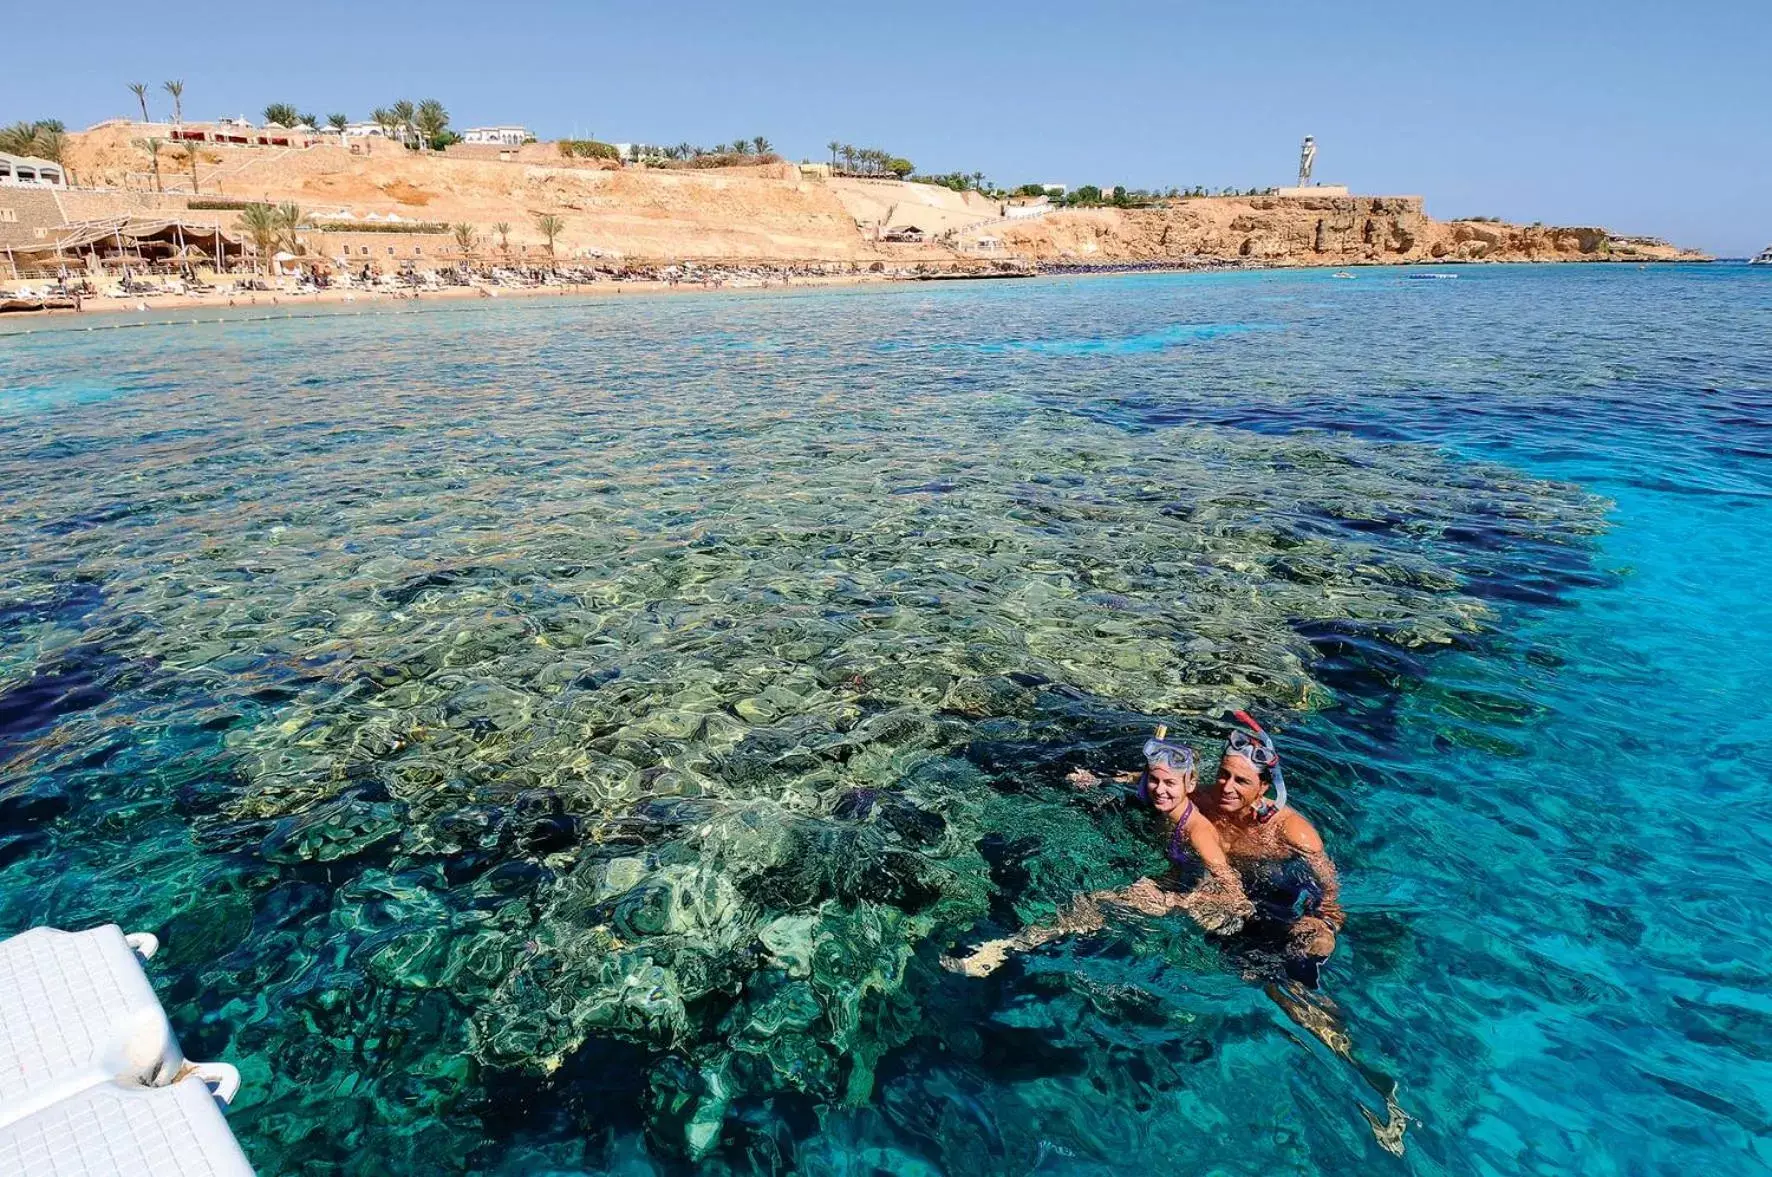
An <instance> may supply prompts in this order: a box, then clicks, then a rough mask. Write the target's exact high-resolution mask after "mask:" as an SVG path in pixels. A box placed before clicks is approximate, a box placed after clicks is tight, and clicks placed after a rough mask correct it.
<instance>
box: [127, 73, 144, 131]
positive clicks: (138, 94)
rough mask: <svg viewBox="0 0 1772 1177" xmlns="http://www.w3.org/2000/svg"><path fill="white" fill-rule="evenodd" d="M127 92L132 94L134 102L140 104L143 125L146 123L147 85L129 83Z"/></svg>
mask: <svg viewBox="0 0 1772 1177" xmlns="http://www.w3.org/2000/svg"><path fill="white" fill-rule="evenodd" d="M129 92H130V93H131V94H134V95H135V100H136V101H137V102H139V103H141V104H142V122H144V123H145V122H147V121H148V84H147V83H146V82H131V83H129Z"/></svg>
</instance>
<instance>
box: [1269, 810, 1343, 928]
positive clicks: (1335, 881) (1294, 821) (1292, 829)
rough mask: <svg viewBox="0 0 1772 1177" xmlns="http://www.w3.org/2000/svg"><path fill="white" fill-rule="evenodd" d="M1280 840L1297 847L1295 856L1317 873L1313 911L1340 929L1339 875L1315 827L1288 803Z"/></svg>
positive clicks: (1332, 926) (1341, 917) (1281, 826)
mask: <svg viewBox="0 0 1772 1177" xmlns="http://www.w3.org/2000/svg"><path fill="white" fill-rule="evenodd" d="M1280 840H1281V841H1283V842H1285V843H1286V845H1288V846H1290V847H1292V849H1294V850H1296V851H1298V856H1299V857H1300V858H1302V859H1304V861H1305V865H1306V866H1308V867H1310V868H1311V873H1312V874H1314V875H1316V876H1317V885H1318V886H1319V887H1321V888H1322V891H1323V898H1322V901H1321V902H1320V903H1318V905H1317V915H1318V916H1320V917H1321V918H1322V920H1323V922H1324V923H1326V924H1328V925H1329V926H1330V927H1331V928H1332V929H1334V930H1335V931H1337V932H1339V931H1341V926H1342V925H1343V924H1345V923H1346V922H1347V913H1346V912H1345V911H1343V910H1342V909H1341V879H1340V877H1339V876H1338V875H1337V874H1336V873H1335V864H1334V863H1333V862H1331V861H1330V860H1329V852H1328V851H1327V850H1325V849H1323V838H1322V836H1321V835H1320V834H1318V833H1317V827H1316V826H1313V825H1312V824H1311V823H1310V819H1309V818H1307V817H1305V816H1304V814H1302V813H1300V812H1298V811H1297V810H1296V809H1292V808H1290V807H1288V808H1287V809H1286V810H1285V811H1284V813H1283V815H1282V816H1281V819H1280Z"/></svg>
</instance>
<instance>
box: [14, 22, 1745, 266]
mask: <svg viewBox="0 0 1772 1177" xmlns="http://www.w3.org/2000/svg"><path fill="white" fill-rule="evenodd" d="M173 8H174V10H176V12H177V14H178V15H177V18H176V21H175V24H176V31H175V32H171V33H169V34H167V35H163V36H162V35H156V36H154V37H153V39H152V40H151V41H150V42H148V43H147V44H145V45H140V44H138V45H132V44H131V42H130V41H129V39H128V38H127V37H126V36H124V35H123V32H122V30H124V29H126V28H129V27H131V26H138V25H139V24H140V22H141V21H142V19H143V18H144V16H148V17H149V18H150V20H151V19H152V17H151V15H150V14H152V13H155V12H159V11H164V10H156V9H152V8H149V9H144V8H143V7H142V6H141V5H140V4H131V5H123V4H118V3H112V2H111V0H97V2H87V3H82V4H80V5H79V6H78V9H77V15H78V23H79V25H80V27H81V28H82V29H83V30H86V32H85V33H84V34H83V35H82V36H81V37H80V38H79V45H78V48H77V49H71V50H70V51H69V52H66V53H61V52H57V53H40V52H30V53H21V54H14V55H11V57H10V58H9V60H8V62H7V68H6V70H5V71H3V72H0V121H6V122H10V121H13V120H15V119H20V118H36V117H53V118H60V119H62V120H63V121H64V122H66V123H68V124H69V125H70V126H71V127H79V126H85V125H87V124H90V123H92V122H96V121H98V120H99V119H102V118H106V117H109V116H112V115H119V114H125V113H128V112H129V111H131V110H133V109H134V101H135V100H134V98H133V97H132V96H131V95H130V93H129V91H128V90H127V88H126V86H127V83H129V82H131V81H145V82H149V83H151V84H152V85H153V86H154V87H155V92H154V97H153V99H152V102H153V104H154V109H162V108H165V107H166V105H167V100H166V96H165V95H164V94H163V93H160V92H159V91H158V84H159V82H160V81H162V80H163V79H164V78H167V77H180V78H183V79H184V81H185V85H186V97H185V107H186V111H187V114H188V115H189V116H190V117H193V118H210V117H215V116H217V115H222V114H240V113H247V114H249V115H252V116H254V117H256V115H257V112H258V111H259V110H261V109H262V108H263V107H264V105H265V104H266V103H267V102H272V101H288V102H292V103H294V104H295V105H297V106H298V107H300V108H301V109H303V110H312V111H315V112H318V113H320V114H326V113H330V112H332V111H342V112H345V113H347V114H350V115H351V116H352V117H353V118H361V117H364V116H365V115H366V114H367V112H368V111H369V110H370V108H372V107H374V106H378V105H384V104H386V103H388V102H391V101H393V100H394V99H397V98H400V97H407V98H412V99H414V100H417V99H421V98H427V97H436V98H439V99H441V100H442V101H443V103H444V104H445V105H446V106H447V107H448V108H449V110H450V112H451V115H452V116H453V119H454V122H455V124H456V125H457V126H466V125H471V124H476V123H482V122H506V121H511V122H522V123H525V124H527V125H528V126H530V127H531V128H532V129H533V130H535V131H537V132H538V133H540V134H541V135H542V136H543V137H552V136H558V135H570V134H591V133H594V134H596V135H597V136H598V137H601V138H605V139H618V140H630V139H641V140H648V141H662V142H669V143H674V142H679V141H682V140H689V141H691V142H701V143H711V142H716V141H724V140H729V139H732V138H734V137H737V136H740V135H743V136H746V137H749V136H752V135H759V134H761V135H766V136H768V137H769V138H770V139H771V140H772V141H773V142H774V143H775V144H776V145H777V148H778V149H780V150H782V151H784V152H785V153H787V154H790V155H792V156H794V157H799V156H803V155H806V156H813V157H815V158H816V157H820V156H822V155H824V154H825V152H824V144H825V143H826V142H827V141H828V140H830V139H832V138H836V139H839V140H845V141H848V142H852V143H856V144H865V145H869V146H877V147H881V148H885V149H888V150H891V151H893V152H896V153H898V154H901V155H905V156H908V157H909V158H910V159H912V160H913V161H914V162H915V163H916V164H917V165H918V167H919V168H921V169H924V170H929V171H948V170H964V171H968V172H970V171H974V170H980V171H983V172H985V173H986V174H987V175H988V176H990V177H991V178H993V179H995V180H997V181H1012V182H1024V181H1028V180H1042V181H1059V182H1064V183H1069V184H1072V185H1076V184H1081V183H1097V184H1129V185H1132V186H1134V187H1168V186H1169V185H1172V184H1173V185H1180V186H1191V185H1194V184H1205V185H1208V186H1210V187H1214V188H1216V187H1219V186H1222V185H1226V184H1230V185H1236V186H1238V187H1246V186H1250V185H1265V184H1279V183H1286V182H1288V181H1289V178H1290V176H1291V172H1292V169H1293V167H1294V165H1295V161H1296V158H1297V149H1298V140H1299V139H1300V137H1301V136H1303V135H1304V134H1306V133H1309V134H1313V135H1315V136H1316V137H1317V140H1318V143H1319V144H1320V155H1319V157H1318V164H1317V178H1318V179H1319V180H1323V181H1327V182H1345V183H1347V184H1349V185H1351V186H1352V187H1353V188H1354V189H1355V190H1357V191H1361V192H1381V193H1419V194H1421V195H1424V196H1426V197H1427V202H1428V210H1429V211H1430V212H1432V213H1434V214H1436V215H1439V216H1474V215H1487V216H1500V217H1505V218H1507V219H1510V220H1516V221H1535V220H1538V221H1545V222H1548V223H1553V224H1576V225H1580V224H1601V225H1605V226H1607V227H1608V228H1612V229H1616V230H1620V231H1625V232H1638V233H1653V234H1658V235H1661V236H1665V237H1668V238H1670V239H1672V240H1674V241H1676V242H1679V243H1681V244H1686V245H1696V246H1699V247H1702V248H1705V249H1708V250H1711V251H1714V252H1719V253H1725V254H1733V255H1740V254H1744V253H1748V252H1751V251H1754V250H1758V249H1759V248H1761V247H1762V246H1764V245H1766V244H1767V243H1768V242H1772V67H1768V66H1767V64H1766V62H1767V54H1768V53H1769V52H1772V0H1752V2H1750V0H1711V2H1706V0H1687V2H1685V3H1680V4H1673V3H1659V4H1651V3H1641V2H1637V0H1618V2H1615V3H1610V4H1601V3H1589V2H1587V0H1540V2H1539V3H1535V4H1521V3H1507V2H1504V3H1490V4H1460V5H1456V6H1453V5H1443V4H1432V3H1420V2H1416V3H1410V4H1397V3H1390V2H1388V0H1368V2H1366V3H1362V4H1336V5H1329V4H1301V3H1293V4H1286V3H1230V2H1228V0H1220V2H1219V3H1215V4H1198V3H1170V4H1158V3H1149V4H1129V3H1115V2H1111V0H1109V2H1105V3H1102V2H1098V3H1088V2H1084V0H1072V2H1069V3H1049V2H1047V0H1022V2H1019V3H1017V2H1015V0H1005V2H1002V3H991V4H981V3H970V2H963V0H946V2H943V3H931V2H925V0H908V2H900V3H897V4H860V5H837V4H830V3H799V2H795V3H775V4H762V3H758V4H750V5H744V4H730V3H726V4H716V3H670V2H664V0H660V2H655V3H650V4H632V3H629V4H607V3H582V4H566V3H555V4H548V3H536V2H532V0H505V2H502V3H498V4H485V3H479V4H476V3H466V2H461V0H433V2H432V3H430V4H428V5H422V6H421V5H413V4H382V5H374V4H348V5H347V4H339V3H332V2H331V0H321V2H318V3H308V4H303V5H298V6H296V7H294V8H290V7H287V6H285V7H282V8H274V9H260V8H257V7H255V6H242V5H238V4H232V3H230V4H226V5H223V4H216V3H209V2H207V0H204V2H200V3H183V4H178V5H176V6H173ZM12 27H13V29H14V31H18V25H17V23H16V21H14V22H13V25H12ZM108 29H114V30H117V31H116V33H115V35H110V34H107V33H106V31H105V30H108ZM25 31H26V32H27V33H30V30H29V28H28V26H26V29H25ZM43 31H45V30H38V31H37V32H38V33H41V32H43ZM26 39H27V40H32V41H36V40H38V39H40V38H39V37H38V35H37V34H31V35H29V36H27V38H26Z"/></svg>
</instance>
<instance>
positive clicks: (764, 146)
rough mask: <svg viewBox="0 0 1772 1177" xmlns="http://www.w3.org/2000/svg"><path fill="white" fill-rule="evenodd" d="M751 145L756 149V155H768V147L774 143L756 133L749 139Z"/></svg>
mask: <svg viewBox="0 0 1772 1177" xmlns="http://www.w3.org/2000/svg"><path fill="white" fill-rule="evenodd" d="M751 146H752V147H755V148H756V149H757V154H758V155H768V154H769V149H770V148H771V147H773V146H775V145H774V144H773V143H771V142H769V140H767V139H765V138H763V136H761V135H758V136H757V137H756V138H755V139H752V140H751Z"/></svg>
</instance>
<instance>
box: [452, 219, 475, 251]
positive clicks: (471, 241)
mask: <svg viewBox="0 0 1772 1177" xmlns="http://www.w3.org/2000/svg"><path fill="white" fill-rule="evenodd" d="M449 230H450V232H452V233H454V234H455V244H456V246H457V247H459V248H460V249H461V251H462V253H464V254H468V253H473V252H474V246H475V244H476V239H475V236H474V226H472V225H470V224H468V223H467V222H466V221H463V222H461V223H460V224H456V225H451V226H449Z"/></svg>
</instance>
